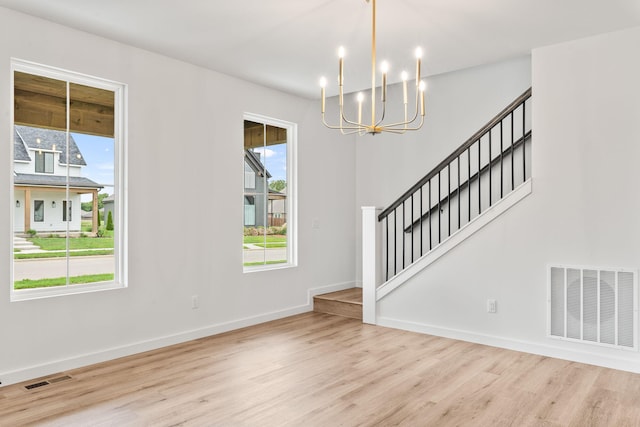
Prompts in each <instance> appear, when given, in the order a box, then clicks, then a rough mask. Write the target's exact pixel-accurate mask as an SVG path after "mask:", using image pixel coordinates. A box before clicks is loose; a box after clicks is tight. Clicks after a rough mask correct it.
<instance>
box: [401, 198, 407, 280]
mask: <svg viewBox="0 0 640 427" xmlns="http://www.w3.org/2000/svg"><path fill="white" fill-rule="evenodd" d="M405 204H406V200H405V201H404V202H402V269H403V270H404V267H405V265H404V253H405V249H406V244H407V243H406V241H405V234H406V233H405V232H404V230H405V216H406V215H407V213H406V212H405V211H404V206H405Z"/></svg>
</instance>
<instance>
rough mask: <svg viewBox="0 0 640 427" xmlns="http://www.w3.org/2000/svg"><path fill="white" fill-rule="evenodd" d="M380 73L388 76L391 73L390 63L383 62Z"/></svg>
mask: <svg viewBox="0 0 640 427" xmlns="http://www.w3.org/2000/svg"><path fill="white" fill-rule="evenodd" d="M380 71H381V72H382V73H383V74H387V73H388V72H389V63H388V62H387V61H382V63H381V64H380Z"/></svg>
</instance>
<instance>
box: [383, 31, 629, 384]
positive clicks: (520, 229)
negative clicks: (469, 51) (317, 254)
mask: <svg viewBox="0 0 640 427" xmlns="http://www.w3.org/2000/svg"><path fill="white" fill-rule="evenodd" d="M639 45H640V28H635V29H631V30H626V31H622V32H616V33H610V34H604V35H600V36H596V37H592V38H587V39H583V40H577V41H573V42H569V43H564V44H560V45H555V46H549V47H544V48H540V49H536V50H535V51H534V52H533V55H532V80H533V145H532V156H533V159H532V161H533V193H532V195H530V196H529V197H528V198H526V199H525V200H524V201H522V202H521V203H520V204H519V205H517V206H515V207H514V208H513V209H511V210H510V211H509V212H508V213H506V214H505V215H503V216H502V217H501V218H499V219H498V220H496V221H494V222H492V223H491V224H489V225H488V226H487V227H485V228H484V229H482V230H481V231H480V232H479V233H477V234H476V235H474V236H473V237H472V238H471V239H469V240H467V241H466V242H464V243H463V244H461V245H459V246H458V247H456V249H454V250H453V251H451V252H449V253H448V254H447V256H445V257H444V258H442V259H440V260H439V261H438V262H436V263H435V264H433V265H432V266H431V267H430V268H428V269H427V270H425V271H423V272H422V273H421V274H419V275H418V276H416V277H415V278H414V279H413V280H412V282H411V283H410V284H409V285H406V286H405V287H402V288H400V289H398V290H396V291H394V292H393V293H391V294H390V295H389V297H388V298H387V299H384V300H382V301H381V303H380V305H379V309H380V312H379V314H380V316H381V319H380V320H381V322H382V323H383V324H388V325H394V326H400V327H404V328H408V329H415V330H420V331H423V332H431V333H435V334H440V335H446V336H452V337H459V338H463V339H469V340H472V341H479V342H485V343H488V344H495V345H500V346H504V347H511V348H516V349H519V350H525V351H531V352H536V353H541V354H547V355H552V356H558V357H566V358H570V359H574V360H580V361H585V362H588V363H596V364H601V365H605V366H613V367H616V368H621V369H629V370H633V371H640V356H639V355H638V354H637V353H635V352H629V351H622V350H615V349H603V348H600V347H596V346H591V345H584V344H574V343H567V342H561V341H557V340H551V339H548V338H547V337H546V299H547V292H546V271H547V270H546V269H547V265H548V264H550V263H563V264H574V265H593V266H611V267H627V268H638V266H639V265H640V244H639V242H640V222H639V221H638V219H637V213H638V211H639V208H640V192H638V190H637V182H636V181H637V176H636V175H637V173H636V171H637V163H638V159H640V143H639V142H640V127H639V126H638V123H639V120H640V97H639V96H638V94H640V80H639V79H638V76H639V75H640V57H639V56H638V55H637V50H638V49H637V48H638V46H639ZM487 298H495V299H497V301H498V312H497V314H487V312H486V300H487Z"/></svg>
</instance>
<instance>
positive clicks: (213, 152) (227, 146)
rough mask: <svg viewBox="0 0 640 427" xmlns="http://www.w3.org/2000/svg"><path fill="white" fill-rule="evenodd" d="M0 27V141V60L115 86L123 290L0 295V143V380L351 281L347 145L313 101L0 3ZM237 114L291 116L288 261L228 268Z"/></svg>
mask: <svg viewBox="0 0 640 427" xmlns="http://www.w3.org/2000/svg"><path fill="white" fill-rule="evenodd" d="M0 28H2V32H3V35H4V37H2V38H1V41H0V82H3V83H2V84H0V116H1V117H2V118H3V120H0V135H5V139H7V140H9V138H10V137H11V135H12V130H11V129H10V126H9V123H10V91H11V87H10V84H9V82H10V75H9V70H10V67H9V61H10V58H11V57H16V58H20V59H23V60H28V61H34V62H37V63H42V64H46V65H51V66H56V67H60V68H64V69H69V70H73V71H77V72H81V73H86V74H90V75H94V76H98V77H103V78H106V79H110V80H115V81H120V82H123V83H126V84H128V85H129V103H128V107H129V114H128V118H129V122H128V124H129V131H128V162H129V168H128V174H129V180H128V191H129V200H128V202H129V223H128V225H129V227H128V230H129V251H128V262H129V287H128V288H127V289H124V290H116V291H106V292H100V293H88V294H79V295H72V296H65V297H58V298H50V299H41V300H32V301H23V302H14V303H10V302H9V289H10V286H11V284H10V283H9V271H10V269H11V243H10V240H11V239H10V238H9V237H10V236H11V235H12V230H11V227H12V225H11V214H12V212H13V211H14V210H15V200H13V199H12V196H11V191H12V190H11V188H10V186H9V182H10V174H11V173H12V163H13V162H12V159H11V158H10V155H9V154H10V153H9V150H6V149H5V150H0V164H3V165H6V166H5V167H4V168H0V171H3V172H2V175H0V176H2V177H3V181H4V182H5V183H6V184H5V185H0V200H5V201H7V200H9V201H11V203H4V204H3V206H5V208H4V209H0V235H3V236H5V239H3V241H6V242H7V243H6V244H4V245H1V246H0V279H1V280H0V283H2V286H3V287H4V289H5V290H4V292H2V293H0V325H2V326H1V327H0V343H2V345H1V347H2V351H0V381H1V382H2V384H3V385H5V384H8V383H11V382H15V381H19V380H23V379H28V378H33V377H35V376H38V375H45V374H49V373H52V372H57V371H60V370H63V369H67V368H71V367H75V366H80V365H83V364H87V363H91V362H95V361H98V360H103V359H108V358H112V357H115V356H118V355H123V354H130V353H132V352H136V351H141V350H146V349H149V348H153V347H158V346H162V345H166V344H169V343H172V342H178V341H182V340H186V339H189V338H194V337H198V336H203V335H208V334H211V333H214V332H218V331H222V330H227V329H230V328H234V327H238V326H243V325H246V324H251V323H256V322H259V321H264V320H267V319H271V318H276V317H280V316H285V315H288V314H291V313H296V312H301V311H306V310H309V309H310V308H311V306H310V305H309V300H308V297H309V293H310V292H313V291H312V290H313V289H315V288H319V287H329V289H331V287H334V288H336V287H337V288H339V287H342V286H348V285H350V284H351V285H352V284H353V278H354V275H355V273H354V253H355V248H354V242H355V238H354V222H355V220H354V216H353V200H354V186H353V182H354V179H355V178H354V171H353V164H354V154H355V150H354V148H353V145H352V144H345V141H344V139H342V138H341V137H339V136H338V135H335V133H334V132H331V131H328V130H325V129H324V128H322V126H321V124H320V123H319V120H318V118H319V111H318V110H319V108H318V106H317V105H316V103H312V102H310V101H308V100H305V99H301V98H297V97H294V96H289V95H286V94H283V93H280V92H277V91H274V90H270V89H266V88H264V87H259V86H256V85H253V84H249V83H247V82H243V81H240V80H237V79H234V78H231V77H228V76H225V75H221V74H218V73H215V72H211V71H208V70H205V69H202V68H198V67H196V66H192V65H189V64H186V63H183V62H179V61H176V60H173V59H169V58H166V57H162V56H159V55H156V54H153V53H150V52H146V51H142V50H139V49H135V48H132V47H129V46H125V45H122V44H118V43H115V42H111V41H108V40H105V39H101V38H98V37H94V36H91V35H88V34H86V33H82V32H78V31H75V30H72V29H69V28H66V27H63V26H59V25H55V24H51V23H48V22H45V21H41V20H38V19H34V18H31V17H28V16H26V15H21V14H17V13H14V12H11V11H8V10H5V9H0ZM27 28H31V29H35V28H37V31H25V29H27ZM16 34H20V36H19V37H18V36H16ZM310 84H313V83H312V82H311V83H310ZM245 112H249V113H256V114H261V115H265V116H269V117H273V118H277V119H281V120H286V121H291V122H295V123H298V124H299V128H298V129H299V132H298V188H299V189H300V190H299V192H298V218H299V230H298V231H299V239H298V242H299V258H298V261H299V265H298V267H296V268H290V269H281V270H274V271H268V272H260V273H251V274H243V272H242V251H241V239H242V229H243V224H242V223H243V220H242V215H243V198H242V189H243V178H244V175H243V150H242V140H243V113H245ZM3 146H4V147H5V148H6V147H7V146H8V144H4V145H3ZM329 165H330V166H331V167H330V168H329V167H328V166H329ZM329 169H330V171H331V173H327V171H328V170H329ZM328 200H330V201H331V203H330V204H328V203H327V201H328ZM329 205H330V206H331V208H330V209H329V208H327V206H329ZM153 206H161V207H162V210H163V214H162V215H157V212H154V211H153V210H152V207H153ZM312 219H317V220H318V221H317V224H318V225H319V227H320V228H319V229H317V228H312ZM175 224H177V226H175ZM184 224H190V225H187V226H185V225H184ZM192 295H198V296H199V304H200V308H199V309H196V310H194V309H192V308H191V301H192V299H191V297H192Z"/></svg>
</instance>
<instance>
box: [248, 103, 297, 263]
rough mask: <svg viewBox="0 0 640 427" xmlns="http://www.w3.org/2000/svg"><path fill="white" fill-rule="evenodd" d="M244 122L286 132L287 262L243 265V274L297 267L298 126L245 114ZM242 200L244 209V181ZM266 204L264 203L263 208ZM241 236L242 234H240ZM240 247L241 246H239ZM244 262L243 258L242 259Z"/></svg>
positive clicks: (261, 116) (257, 115)
mask: <svg viewBox="0 0 640 427" xmlns="http://www.w3.org/2000/svg"><path fill="white" fill-rule="evenodd" d="M245 121H251V122H256V123H262V124H263V125H270V126H275V127H279V128H283V129H286V130H287V199H286V202H287V204H286V209H287V210H286V212H287V262H286V263H281V264H264V265H251V266H245V265H243V272H244V273H254V272H259V271H269V270H279V269H283V268H292V267H297V265H298V190H297V189H298V161H297V147H298V125H297V124H296V123H292V122H288V121H284V120H279V119H274V118H271V117H266V116H263V115H260V114H253V113H245V114H244V116H243V121H242V124H243V125H244V122H245ZM241 159H242V164H243V168H242V171H243V173H244V163H245V161H244V144H243V147H242V156H241ZM242 181H243V184H242V185H243V190H242V195H243V197H242V200H243V209H244V191H245V188H244V179H243V180H242ZM266 206H267V203H266V201H265V208H266ZM241 223H242V229H244V215H241ZM241 235H242V234H241ZM240 247H242V245H240ZM242 260H243V262H244V256H243V257H242Z"/></svg>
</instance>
